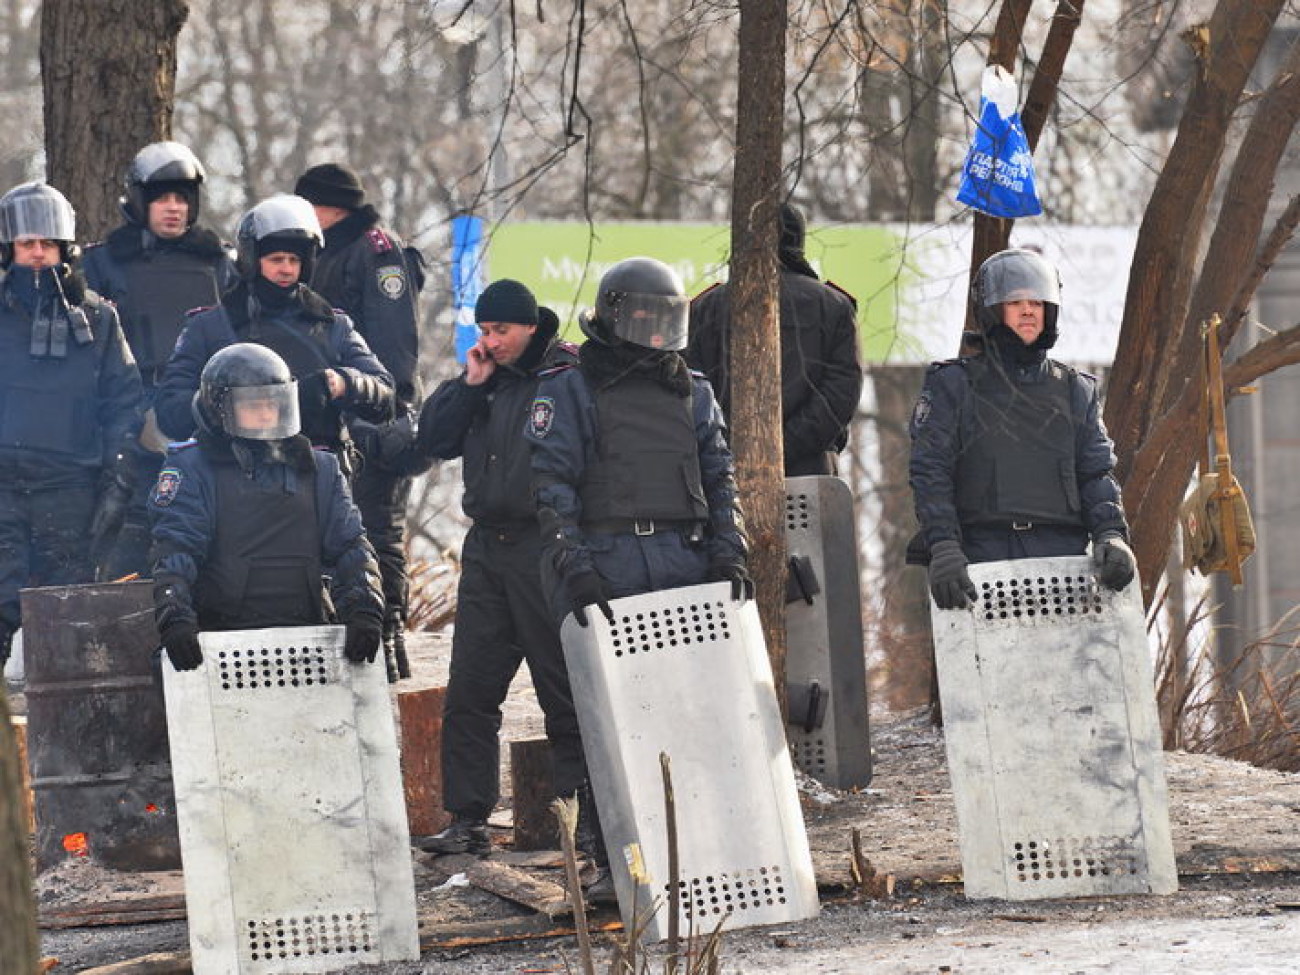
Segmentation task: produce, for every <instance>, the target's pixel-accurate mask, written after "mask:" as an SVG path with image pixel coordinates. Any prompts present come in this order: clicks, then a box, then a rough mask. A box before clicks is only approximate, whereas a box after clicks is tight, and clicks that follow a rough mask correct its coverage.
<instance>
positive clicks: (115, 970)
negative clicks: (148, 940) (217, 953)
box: [81, 951, 194, 975]
mask: <svg viewBox="0 0 1300 975" xmlns="http://www.w3.org/2000/svg"><path fill="white" fill-rule="evenodd" d="M193 971H194V969H193V968H192V967H191V966H190V953H189V952H188V951H157V952H154V953H153V954H150V955H142V956H141V957H139V958H130V959H128V960H126V961H118V962H114V963H113V964H111V965H101V966H100V967H99V968H83V969H82V970H81V975H190V973H191V972H193Z"/></svg>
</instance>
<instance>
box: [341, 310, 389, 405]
mask: <svg viewBox="0 0 1300 975" xmlns="http://www.w3.org/2000/svg"><path fill="white" fill-rule="evenodd" d="M334 351H335V355H336V361H337V362H338V366H337V369H338V371H339V373H340V374H341V375H342V376H343V379H344V382H346V383H347V391H346V392H345V393H344V394H343V407H344V408H345V409H347V410H348V411H350V412H352V413H354V414H355V415H356V416H358V417H360V418H361V419H362V420H366V421H367V422H369V423H386V422H387V421H389V420H391V419H392V418H393V409H394V400H393V377H392V376H391V375H389V373H388V370H387V369H385V368H384V366H383V363H381V362H380V361H379V359H378V358H377V357H376V356H375V354H374V353H373V352H371V351H370V346H368V345H366V340H365V339H364V338H362V337H361V335H360V333H359V332H357V330H356V329H355V328H354V327H353V326H352V320H351V319H350V318H348V317H347V316H346V315H343V314H341V313H340V314H336V315H335V316H334Z"/></svg>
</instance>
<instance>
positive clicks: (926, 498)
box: [910, 249, 1134, 609]
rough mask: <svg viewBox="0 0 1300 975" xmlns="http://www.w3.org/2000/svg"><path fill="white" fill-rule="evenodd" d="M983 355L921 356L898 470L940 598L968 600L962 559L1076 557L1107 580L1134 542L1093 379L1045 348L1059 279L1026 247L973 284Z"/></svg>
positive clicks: (1124, 575) (1002, 256)
mask: <svg viewBox="0 0 1300 975" xmlns="http://www.w3.org/2000/svg"><path fill="white" fill-rule="evenodd" d="M971 303H972V306H973V309H974V313H975V319H976V321H977V322H978V324H979V327H980V330H981V334H982V336H983V345H984V350H983V352H982V354H979V355H976V356H972V357H970V358H962V359H954V360H950V361H947V362H940V363H936V364H934V365H932V366H931V367H930V369H929V371H928V372H927V374H926V377H925V383H924V386H923V388H922V390H921V395H920V398H919V399H918V400H917V403H916V406H915V408H914V410H913V412H912V421H911V434H912V458H911V467H910V480H911V485H912V490H913V492H914V494H915V497H916V514H917V519H918V520H919V522H920V525H921V532H920V541H921V542H923V547H924V549H925V550H926V551H927V552H928V557H929V577H930V591H931V593H932V594H933V596H934V600H935V603H936V604H937V605H938V606H939V608H940V609H965V608H966V607H968V606H969V605H970V604H971V601H972V600H973V599H974V598H975V595H976V590H975V587H974V585H973V584H972V583H971V579H970V575H969V573H968V572H967V569H966V566H967V564H968V563H969V562H992V561H1000V560H1005V559H1022V558H1041V557H1048V556H1057V555H1082V554H1084V553H1085V552H1086V551H1087V549H1088V546H1089V544H1090V543H1091V546H1092V557H1093V561H1094V563H1095V564H1096V567H1097V578H1098V581H1100V582H1101V583H1102V584H1103V585H1105V586H1108V587H1109V588H1111V589H1116V590H1118V589H1123V588H1124V587H1125V586H1127V585H1128V584H1129V582H1130V581H1132V578H1133V573H1134V560H1133V553H1132V551H1131V550H1130V548H1129V546H1128V525H1127V522H1126V521H1125V518H1124V509H1123V505H1122V502H1121V498H1120V489H1119V484H1118V482H1117V481H1116V480H1115V476H1114V467H1115V450H1114V445H1113V444H1112V442H1111V439H1110V437H1109V436H1108V435H1107V433H1106V428H1105V425H1104V424H1103V423H1102V419H1101V404H1100V400H1099V397H1098V394H1097V381H1096V379H1094V378H1093V377H1092V376H1089V375H1087V374H1086V373H1082V372H1079V371H1078V370H1076V369H1073V368H1071V367H1069V366H1066V365H1063V364H1062V363H1060V362H1057V361H1056V360H1054V359H1049V358H1048V357H1047V352H1048V350H1049V349H1051V348H1052V346H1053V345H1054V344H1055V343H1056V339H1057V334H1058V333H1057V328H1058V319H1059V317H1060V309H1061V284H1060V277H1059V275H1058V274H1057V271H1056V268H1055V267H1053V266H1052V265H1051V264H1049V263H1048V262H1047V261H1046V260H1044V259H1043V257H1041V256H1040V255H1039V254H1037V253H1034V252H1032V251H1028V250H1014V249H1013V250H1005V251H1002V252H1000V253H998V254H994V255H993V256H992V257H990V258H989V259H988V260H987V261H985V262H984V264H983V265H981V266H980V269H979V271H978V272H977V273H976V276H975V281H974V284H973V286H972V289H971Z"/></svg>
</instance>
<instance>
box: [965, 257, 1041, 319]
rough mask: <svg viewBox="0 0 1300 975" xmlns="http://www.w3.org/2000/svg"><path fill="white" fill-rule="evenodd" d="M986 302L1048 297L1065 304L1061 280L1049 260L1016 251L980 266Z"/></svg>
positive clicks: (992, 303) (1000, 302) (995, 302)
mask: <svg viewBox="0 0 1300 975" xmlns="http://www.w3.org/2000/svg"><path fill="white" fill-rule="evenodd" d="M980 274H981V275H982V276H983V280H982V282H981V291H982V295H983V300H984V306H985V307H986V308H987V307H991V306H993V305H1000V304H1002V303H1004V302H1007V301H1024V300H1030V301H1044V302H1048V303H1049V304H1053V305H1057V306H1059V305H1060V304H1061V282H1060V278H1059V277H1058V276H1057V274H1056V272H1055V271H1054V270H1053V269H1052V267H1051V265H1049V264H1048V263H1047V262H1046V261H1043V260H1034V259H1033V258H1032V256H1030V255H1024V256H1021V255H1016V256H1014V257H1008V258H1006V259H1005V260H999V261H994V262H990V263H989V264H988V265H987V266H985V267H984V268H982V269H981V270H980Z"/></svg>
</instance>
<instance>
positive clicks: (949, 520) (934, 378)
mask: <svg viewBox="0 0 1300 975" xmlns="http://www.w3.org/2000/svg"><path fill="white" fill-rule="evenodd" d="M966 390H967V382H966V373H965V369H964V368H963V367H962V366H961V365H960V364H959V363H955V362H954V363H936V364H934V365H932V366H931V367H930V369H929V371H928V372H927V373H926V375H925V381H924V384H923V385H922V387H921V395H920V396H919V397H918V398H917V401H916V405H915V406H914V407H913V409H912V420H911V425H910V432H911V437H912V456H911V460H910V462H909V465H908V483H910V484H911V486H912V496H913V498H914V499H915V503H916V518H917V521H918V522H920V525H921V534H922V537H923V538H924V540H925V543H926V546H927V548H933V546H934V545H935V543H936V542H941V541H945V540H953V541H957V542H960V541H961V524H960V522H959V521H958V519H957V501H956V483H955V478H956V471H957V458H958V456H959V453H960V450H961V414H962V409H963V408H964V404H965V393H966Z"/></svg>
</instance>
